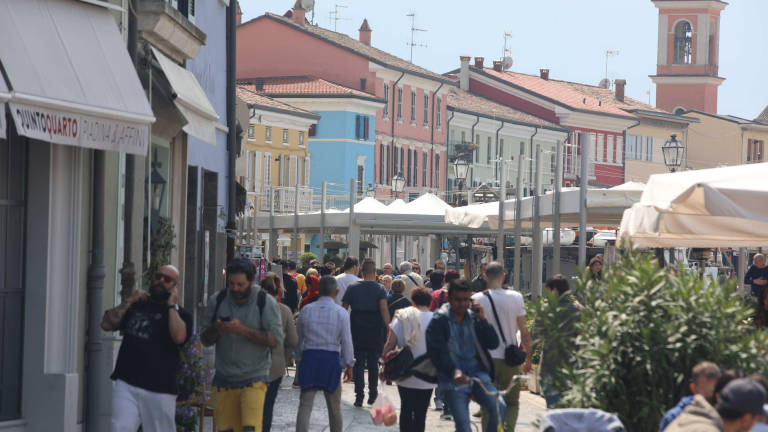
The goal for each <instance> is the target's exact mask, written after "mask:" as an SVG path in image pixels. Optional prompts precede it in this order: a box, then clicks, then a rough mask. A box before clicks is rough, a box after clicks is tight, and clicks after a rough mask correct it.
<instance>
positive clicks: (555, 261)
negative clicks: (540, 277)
mask: <svg viewBox="0 0 768 432" xmlns="http://www.w3.org/2000/svg"><path fill="white" fill-rule="evenodd" d="M555 145H556V150H555V196H554V202H553V205H554V207H553V209H552V241H553V248H552V250H553V258H552V272H551V273H550V276H551V275H556V274H559V273H560V190H561V189H562V186H563V142H562V141H558V142H557V143H556V144H555Z"/></svg>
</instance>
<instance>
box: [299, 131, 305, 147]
mask: <svg viewBox="0 0 768 432" xmlns="http://www.w3.org/2000/svg"><path fill="white" fill-rule="evenodd" d="M299 147H304V132H303V131H302V132H299Z"/></svg>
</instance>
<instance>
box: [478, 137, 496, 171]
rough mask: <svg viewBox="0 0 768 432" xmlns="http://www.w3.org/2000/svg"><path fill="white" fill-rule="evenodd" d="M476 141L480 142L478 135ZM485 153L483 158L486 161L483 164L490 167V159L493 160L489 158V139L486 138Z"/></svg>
mask: <svg viewBox="0 0 768 432" xmlns="http://www.w3.org/2000/svg"><path fill="white" fill-rule="evenodd" d="M477 140H478V141H480V136H479V135H478V136H477ZM485 153H486V154H485V158H486V161H485V163H487V164H488V165H490V164H491V159H493V158H492V157H491V137H488V139H487V140H486V149H485Z"/></svg>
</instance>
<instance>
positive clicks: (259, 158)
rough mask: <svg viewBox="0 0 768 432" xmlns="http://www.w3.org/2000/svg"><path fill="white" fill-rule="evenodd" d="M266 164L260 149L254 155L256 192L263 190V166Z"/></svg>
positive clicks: (254, 188)
mask: <svg viewBox="0 0 768 432" xmlns="http://www.w3.org/2000/svg"><path fill="white" fill-rule="evenodd" d="M263 166H264V155H263V154H261V152H260V151H257V152H256V153H254V155H253V182H254V186H253V191H254V192H256V193H259V192H261V181H262V178H261V176H262V174H261V171H262V167H263Z"/></svg>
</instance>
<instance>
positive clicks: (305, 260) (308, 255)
mask: <svg viewBox="0 0 768 432" xmlns="http://www.w3.org/2000/svg"><path fill="white" fill-rule="evenodd" d="M316 259H317V255H315V254H313V253H312V252H304V253H303V254H301V256H300V257H299V262H300V263H301V264H300V265H301V268H303V269H305V268H309V263H311V262H312V260H316Z"/></svg>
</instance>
